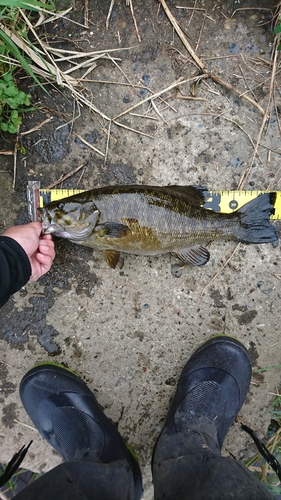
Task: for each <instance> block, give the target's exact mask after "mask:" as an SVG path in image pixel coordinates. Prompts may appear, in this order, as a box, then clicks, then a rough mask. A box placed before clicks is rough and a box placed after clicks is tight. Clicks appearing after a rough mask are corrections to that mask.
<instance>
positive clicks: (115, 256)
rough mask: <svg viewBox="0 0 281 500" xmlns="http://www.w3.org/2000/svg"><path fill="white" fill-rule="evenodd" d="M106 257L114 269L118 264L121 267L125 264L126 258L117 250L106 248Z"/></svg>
mask: <svg viewBox="0 0 281 500" xmlns="http://www.w3.org/2000/svg"><path fill="white" fill-rule="evenodd" d="M104 258H105V260H106V262H107V264H108V265H109V267H111V268H112V269H115V267H116V266H118V267H119V269H122V267H123V265H124V259H123V257H122V256H121V255H120V252H117V251H116V250H105V251H104Z"/></svg>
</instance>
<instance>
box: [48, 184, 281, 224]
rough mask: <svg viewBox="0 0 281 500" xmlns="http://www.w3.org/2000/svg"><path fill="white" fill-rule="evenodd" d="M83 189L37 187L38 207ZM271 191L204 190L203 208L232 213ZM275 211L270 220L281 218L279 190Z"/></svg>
mask: <svg viewBox="0 0 281 500" xmlns="http://www.w3.org/2000/svg"><path fill="white" fill-rule="evenodd" d="M84 191H85V189H39V207H40V208H42V207H44V206H45V205H47V204H48V203H50V202H51V201H56V200H61V199H62V198H68V197H69V196H72V195H74V194H79V193H83V192H84ZM270 192H272V191H259V190H253V191H242V190H240V191H231V190H226V191H205V192H204V196H205V200H206V201H205V203H204V205H203V206H204V208H207V209H210V210H213V211H215V212H224V213H232V212H234V211H235V210H238V209H239V208H241V207H242V206H243V205H245V204H246V203H248V202H249V201H251V200H253V199H254V198H257V196H259V195H260V194H263V193H270ZM274 208H275V213H274V214H273V215H272V216H271V219H272V220H281V191H276V202H275V206H274Z"/></svg>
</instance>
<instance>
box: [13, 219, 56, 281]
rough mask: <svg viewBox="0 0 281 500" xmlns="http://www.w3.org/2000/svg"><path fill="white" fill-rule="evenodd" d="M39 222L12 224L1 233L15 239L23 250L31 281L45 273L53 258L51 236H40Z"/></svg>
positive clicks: (53, 250) (40, 225)
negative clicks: (26, 258) (29, 269)
mask: <svg viewBox="0 0 281 500" xmlns="http://www.w3.org/2000/svg"><path fill="white" fill-rule="evenodd" d="M41 230H42V224H41V222H31V223H30V224H25V225H21V226H13V227H10V228H9V229H7V231H5V232H4V233H3V236H9V238H13V240H15V241H17V242H18V243H19V245H20V246H21V247H22V248H23V250H24V251H25V253H26V255H27V257H28V258H29V261H30V265H31V273H32V274H31V277H30V280H31V281H37V280H38V279H39V278H40V276H42V275H43V274H45V273H47V272H48V271H49V269H50V268H51V266H52V263H53V260H54V258H55V249H54V242H53V240H52V236H51V235H50V234H46V235H44V236H41Z"/></svg>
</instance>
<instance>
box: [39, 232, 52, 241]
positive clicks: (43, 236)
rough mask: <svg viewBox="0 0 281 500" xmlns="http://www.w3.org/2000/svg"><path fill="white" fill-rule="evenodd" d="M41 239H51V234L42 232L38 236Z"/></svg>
mask: <svg viewBox="0 0 281 500" xmlns="http://www.w3.org/2000/svg"><path fill="white" fill-rule="evenodd" d="M42 240H52V235H51V234H43V235H42V236H41V238H40V241H42Z"/></svg>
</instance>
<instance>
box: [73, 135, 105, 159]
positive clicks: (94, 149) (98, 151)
mask: <svg viewBox="0 0 281 500" xmlns="http://www.w3.org/2000/svg"><path fill="white" fill-rule="evenodd" d="M74 135H76V137H78V139H79V140H80V141H81V142H83V143H84V144H86V146H88V148H90V149H92V150H93V151H95V152H96V153H98V154H99V155H101V156H103V157H104V156H105V154H104V153H102V152H101V151H100V150H99V149H97V148H95V146H93V145H92V144H90V142H88V141H86V139H84V138H83V137H82V136H81V135H79V134H76V132H74Z"/></svg>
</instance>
